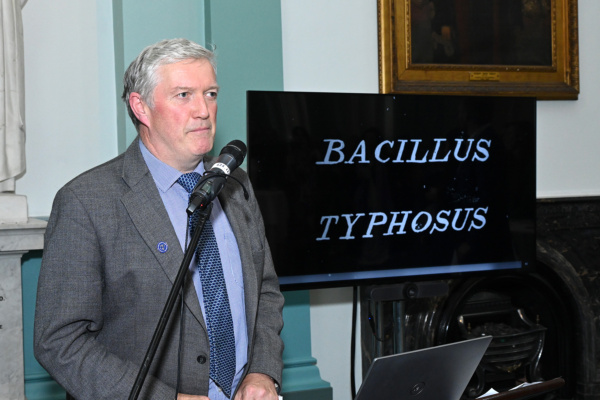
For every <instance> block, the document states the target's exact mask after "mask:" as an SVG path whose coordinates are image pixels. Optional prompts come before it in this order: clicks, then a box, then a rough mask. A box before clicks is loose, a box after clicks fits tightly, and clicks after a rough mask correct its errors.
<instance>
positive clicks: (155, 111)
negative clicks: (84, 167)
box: [34, 39, 283, 400]
mask: <svg viewBox="0 0 600 400" xmlns="http://www.w3.org/2000/svg"><path fill="white" fill-rule="evenodd" d="M124 85H125V89H124V93H123V99H124V101H125V103H126V105H127V108H128V112H129V115H130V117H131V118H132V120H133V122H134V124H135V126H136V128H137V130H138V133H139V136H138V138H137V139H136V140H134V142H133V143H132V144H131V145H130V146H129V148H128V149H127V151H126V152H125V153H124V154H122V155H120V156H118V157H116V158H115V159H113V160H111V161H109V162H107V163H105V164H103V165H100V166H98V167H96V168H94V169H92V170H90V171H88V172H85V173H84V174H82V175H80V176H79V177H77V178H75V179H74V180H72V181H71V182H69V183H67V185H65V187H63V188H62V189H61V190H60V191H59V192H58V194H57V196H56V199H55V200H54V204H53V208H52V213H51V215H50V220H49V222H48V228H47V231H46V238H45V240H46V241H45V249H44V256H43V260H42V269H41V272H40V278H39V284H38V297H37V306H36V317H35V329H34V331H35V338H34V340H35V343H34V349H35V355H36V358H37V359H38V360H39V361H40V363H41V364H42V365H43V366H44V367H45V368H46V369H47V370H48V372H49V373H50V374H51V375H52V376H53V377H54V378H55V379H56V380H57V381H58V383H60V384H61V385H62V386H63V387H64V388H65V389H66V390H67V392H68V393H70V394H71V395H72V396H73V397H75V398H78V399H94V400H96V399H123V398H126V397H127V396H128V395H129V393H130V391H131V388H132V387H133V385H134V382H135V379H136V376H137V373H138V371H139V370H140V365H141V363H142V360H143V359H144V356H145V354H146V351H147V349H148V346H149V344H150V341H151V338H152V335H153V333H154V330H155V328H156V325H157V323H158V319H159V317H160V314H161V312H162V309H163V307H164V304H165V301H166V299H167V296H168V293H169V292H170V290H171V287H172V285H173V281H174V279H175V276H176V275H177V271H178V270H179V266H180V265H181V262H182V260H183V254H184V248H185V247H186V244H187V241H188V239H189V232H188V216H187V214H186V208H187V205H188V196H189V194H188V192H187V191H186V190H185V189H184V187H183V186H182V185H181V184H180V183H178V179H179V177H180V176H182V175H183V174H184V173H189V172H192V171H194V172H197V173H199V174H202V173H203V172H204V171H205V170H208V169H210V167H211V166H212V164H213V163H214V160H212V159H211V158H210V157H209V156H206V154H207V153H208V152H209V151H210V150H211V148H212V146H213V141H214V136H215V129H216V113H217V94H218V91H219V86H218V85H217V81H216V73H215V62H214V55H213V53H212V52H210V51H208V50H206V49H205V48H203V47H202V46H199V45H197V44H195V43H193V42H190V41H188V40H185V39H174V40H166V41H161V42H159V43H156V44H155V45H152V46H149V47H147V48H146V49H144V50H143V51H142V53H141V54H140V55H139V56H138V58H137V59H136V60H134V61H133V62H132V64H131V65H130V66H129V68H128V70H127V71H126V73H125V77H124ZM232 176H233V177H235V178H237V179H238V180H239V182H240V183H241V185H243V186H245V187H247V188H248V189H249V192H250V197H249V199H248V200H246V198H245V197H244V195H243V190H242V186H241V185H238V184H237V183H236V182H233V181H232V180H231V179H230V183H228V184H227V185H225V187H224V188H223V190H222V191H221V193H220V194H219V196H218V199H215V201H213V210H212V212H211V214H210V221H211V225H212V227H213V228H214V232H215V237H216V241H217V244H218V253H219V254H220V259H221V262H222V271H223V275H224V279H225V282H226V292H227V293H228V299H229V306H230V309H231V313H230V314H231V320H232V323H233V331H234V336H235V363H234V364H235V371H234V372H235V376H234V377H233V381H232V385H231V387H229V384H223V383H217V382H216V380H215V379H213V375H212V373H210V378H209V371H210V364H211V361H213V360H212V352H211V349H210V346H209V335H208V332H207V323H206V322H205V321H206V315H205V309H206V304H205V303H204V302H205V300H206V299H205V296H204V294H206V291H207V289H209V288H206V287H204V288H203V287H202V283H201V279H200V278H199V276H201V275H202V273H201V272H199V271H200V270H201V269H202V267H200V266H199V265H198V264H196V262H197V260H193V261H192V263H191V264H192V265H191V266H190V274H189V278H188V279H187V280H186V282H185V283H184V288H183V293H184V295H183V296H184V304H183V307H182V309H181V306H180V308H179V309H178V308H177V307H176V310H175V311H174V312H173V313H172V315H171V316H170V318H169V320H168V323H167V326H166V329H165V333H164V336H163V338H162V340H161V342H160V345H159V346H158V348H157V352H156V355H155V357H154V361H153V363H152V365H151V367H150V369H149V374H148V376H147V378H146V379H145V382H144V385H143V387H142V389H141V392H140V394H139V398H140V399H173V398H175V397H176V395H177V398H178V399H206V397H204V396H208V397H209V398H210V399H211V400H217V399H226V398H228V397H229V396H230V398H232V399H233V398H234V397H235V399H238V400H241V399H277V392H276V389H277V388H278V382H281V370H282V360H281V355H282V351H283V344H282V341H281V339H280V337H279V333H280V331H281V329H282V326H283V322H282V316H281V311H282V307H283V297H282V295H281V293H280V292H279V285H278V280H277V277H276V275H275V271H274V268H273V263H272V260H271V255H270V250H269V246H268V244H267V242H266V239H265V234H264V226H263V221H262V216H261V214H260V211H259V208H258V204H257V203H256V199H255V197H254V195H253V193H252V189H251V187H250V183H249V181H248V178H247V175H246V174H245V173H244V172H243V171H241V170H240V169H238V170H235V171H234V172H233V173H232ZM201 245H202V243H200V244H199V246H201ZM195 258H197V257H195ZM198 258H199V257H198ZM215 347H216V346H213V350H214V349H215ZM228 393H230V395H229V396H228Z"/></svg>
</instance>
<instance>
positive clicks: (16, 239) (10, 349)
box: [0, 218, 46, 400]
mask: <svg viewBox="0 0 600 400" xmlns="http://www.w3.org/2000/svg"><path fill="white" fill-rule="evenodd" d="M45 229H46V221H42V220H39V219H33V218H29V219H28V220H27V222H24V223H1V222H0V354H1V355H2V357H1V359H2V364H1V365H0V399H10V400H24V399H25V370H24V366H23V297H22V290H21V257H22V256H23V254H25V253H27V252H28V251H29V250H40V249H42V248H43V244H44V231H45Z"/></svg>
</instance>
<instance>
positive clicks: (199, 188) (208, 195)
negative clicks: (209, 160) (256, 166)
mask: <svg viewBox="0 0 600 400" xmlns="http://www.w3.org/2000/svg"><path fill="white" fill-rule="evenodd" d="M246 151H247V149H246V145H245V144H244V142H242V141H241V140H232V141H231V142H229V144H228V145H227V146H225V147H223V150H221V153H220V154H219V157H218V158H217V161H216V162H215V163H214V165H213V166H212V168H211V169H210V170H208V171H206V172H205V173H204V175H202V178H200V180H199V181H198V184H197V185H196V187H195V188H194V190H193V191H192V194H191V195H190V202H189V205H188V208H187V213H188V214H189V215H192V214H193V213H194V211H195V210H196V208H198V207H202V208H205V207H206V206H207V205H208V204H210V203H211V202H212V201H213V200H214V199H215V197H217V195H218V194H219V192H221V189H223V186H225V182H227V178H228V177H229V175H230V174H231V173H232V172H233V171H235V169H236V168H237V167H239V166H240V164H242V162H243V161H244V157H246Z"/></svg>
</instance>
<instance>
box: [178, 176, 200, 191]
mask: <svg viewBox="0 0 600 400" xmlns="http://www.w3.org/2000/svg"><path fill="white" fill-rule="evenodd" d="M199 180H200V174H199V173H197V172H188V173H187V174H183V175H181V176H180V177H179V179H177V183H179V184H180V185H181V186H183V188H184V189H185V190H187V191H188V193H192V191H193V190H194V188H195V187H196V185H197V184H198V181H199Z"/></svg>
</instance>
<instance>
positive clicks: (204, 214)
mask: <svg viewBox="0 0 600 400" xmlns="http://www.w3.org/2000/svg"><path fill="white" fill-rule="evenodd" d="M196 211H197V212H198V214H199V219H198V223H197V225H196V227H195V228H194V234H193V235H192V238H191V240H190V244H189V245H188V247H187V249H186V250H185V254H184V256H183V261H182V262H181V266H180V267H179V272H178V273H177V276H176V277H175V281H174V282H173V287H172V288H171V292H170V293H169V297H167V302H166V303H165V306H164V308H163V311H162V314H161V316H160V319H159V320H158V324H157V326H156V329H155V330H154V335H153V336H152V340H151V341H150V345H149V346H148V351H147V352H146V356H145V357H144V361H143V362H142V365H141V367H140V370H139V372H138V375H137V378H136V380H135V383H134V384H133V387H132V388H131V393H130V394H129V400H135V399H137V398H138V396H139V394H140V391H141V390H142V385H143V384H144V381H145V380H146V376H147V375H148V370H149V369H150V364H152V360H153V359H154V355H155V354H156V350H157V348H158V345H159V343H160V339H161V338H162V335H163V334H164V332H165V328H166V326H167V321H168V320H169V316H170V315H171V313H172V312H173V307H174V306H175V301H176V300H177V296H178V294H179V291H180V289H181V287H182V286H183V279H184V278H185V274H186V273H187V271H188V267H189V265H190V262H191V261H192V258H193V257H194V253H195V251H196V247H197V246H198V242H199V241H200V235H201V234H202V230H203V229H204V224H205V223H206V219H207V218H208V216H209V215H210V212H211V211H212V203H209V204H207V205H200V206H199V207H198V208H197V209H196Z"/></svg>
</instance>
